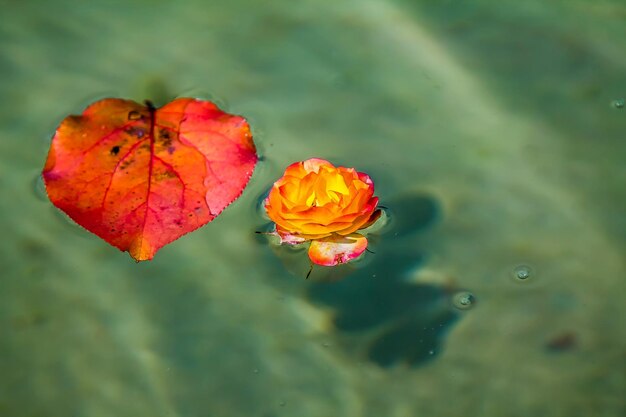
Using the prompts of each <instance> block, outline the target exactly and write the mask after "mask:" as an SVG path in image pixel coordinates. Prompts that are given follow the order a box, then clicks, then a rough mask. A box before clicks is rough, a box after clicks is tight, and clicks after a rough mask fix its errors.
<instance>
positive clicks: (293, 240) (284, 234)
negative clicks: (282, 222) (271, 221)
mask: <svg viewBox="0 0 626 417" xmlns="http://www.w3.org/2000/svg"><path fill="white" fill-rule="evenodd" d="M273 234H275V235H277V236H278V237H279V238H280V244H281V245H282V244H286V245H298V244H300V243H304V242H306V239H305V238H303V237H301V236H297V235H294V234H292V233H289V232H288V231H286V230H285V229H281V228H280V227H279V226H276V231H275V232H274V233H273Z"/></svg>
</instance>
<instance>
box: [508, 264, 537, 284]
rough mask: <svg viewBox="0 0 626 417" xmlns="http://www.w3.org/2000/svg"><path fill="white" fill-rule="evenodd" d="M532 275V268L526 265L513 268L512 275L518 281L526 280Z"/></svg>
mask: <svg viewBox="0 0 626 417" xmlns="http://www.w3.org/2000/svg"><path fill="white" fill-rule="evenodd" d="M532 275H533V270H532V268H531V267H530V266H528V265H518V266H516V267H515V268H514V269H513V277H514V278H515V279H516V280H518V281H526V280H528V279H529V278H531V277H532Z"/></svg>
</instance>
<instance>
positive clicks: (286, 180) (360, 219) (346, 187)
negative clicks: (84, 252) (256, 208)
mask: <svg viewBox="0 0 626 417" xmlns="http://www.w3.org/2000/svg"><path fill="white" fill-rule="evenodd" d="M377 204H378V198H377V197H374V183H373V182H372V180H371V178H370V177H369V176H368V175H367V174H364V173H362V172H357V171H356V170H355V169H354V168H344V167H335V166H333V165H332V164H331V163H330V162H328V161H325V160H323V159H315V158H314V159H309V160H306V161H302V162H296V163H294V164H292V165H290V166H289V167H288V168H287V169H286V170H285V174H284V175H283V177H282V178H280V179H279V180H278V181H276V182H275V183H274V185H273V187H272V189H271V191H270V193H269V196H268V197H267V199H266V200H265V209H266V211H267V214H268V216H269V218H270V219H271V220H272V221H273V222H274V223H276V234H278V235H279V236H280V237H281V241H282V242H283V243H290V244H297V243H302V242H305V241H307V240H311V241H313V242H312V245H311V248H310V249H309V256H310V257H311V260H312V261H313V262H315V263H317V264H320V265H336V264H337V263H342V262H347V261H349V260H351V259H353V258H355V257H357V256H358V255H360V254H361V253H362V252H363V251H364V250H365V248H366V247H367V239H365V237H363V236H361V235H359V234H356V233H355V232H356V231H357V230H359V229H362V228H365V227H367V226H369V225H370V224H372V222H373V221H375V220H376V219H377V218H378V216H379V215H380V212H379V211H377V210H376V205H377ZM321 252H323V253H321ZM314 256H315V257H314Z"/></svg>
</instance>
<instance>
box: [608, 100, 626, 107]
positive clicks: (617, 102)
mask: <svg viewBox="0 0 626 417" xmlns="http://www.w3.org/2000/svg"><path fill="white" fill-rule="evenodd" d="M611 104H612V105H613V107H615V108H616V109H623V108H624V104H626V100H624V99H623V98H618V99H617V100H613V101H612V102H611Z"/></svg>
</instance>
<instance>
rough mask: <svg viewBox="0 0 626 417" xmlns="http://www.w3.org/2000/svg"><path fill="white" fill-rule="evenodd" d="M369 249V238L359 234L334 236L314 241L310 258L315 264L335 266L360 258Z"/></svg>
mask: <svg viewBox="0 0 626 417" xmlns="http://www.w3.org/2000/svg"><path fill="white" fill-rule="evenodd" d="M365 249H367V238H366V237H365V236H363V235H360V234H358V233H352V234H349V235H347V236H339V235H333V236H330V237H327V238H324V239H319V240H313V241H312V242H311V246H310V247H309V258H311V261H312V262H313V263H314V264H317V265H323V266H335V265H337V264H343V263H346V262H350V261H351V260H353V259H355V258H358V257H359V256H360V255H361V254H362V253H363V252H364V251H365Z"/></svg>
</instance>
